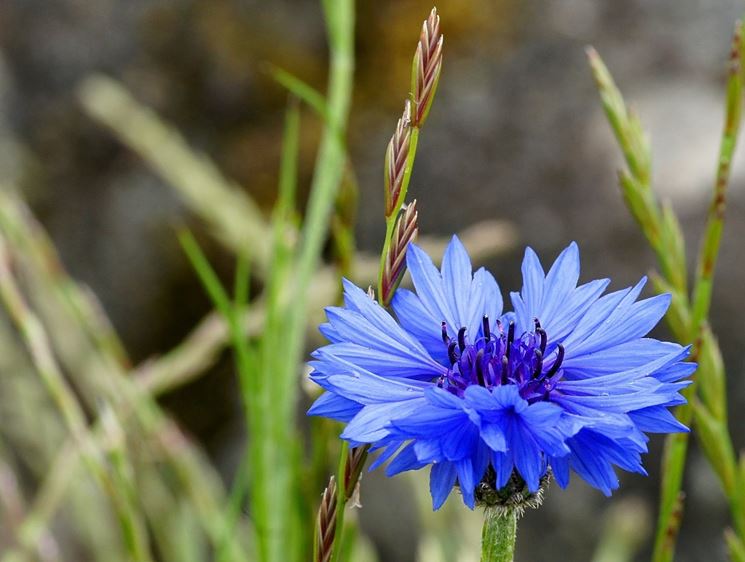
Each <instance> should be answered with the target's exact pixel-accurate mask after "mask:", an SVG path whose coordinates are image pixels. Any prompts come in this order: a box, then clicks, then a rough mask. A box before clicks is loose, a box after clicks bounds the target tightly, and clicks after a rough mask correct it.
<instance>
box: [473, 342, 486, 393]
mask: <svg viewBox="0 0 745 562" xmlns="http://www.w3.org/2000/svg"><path fill="white" fill-rule="evenodd" d="M483 359H484V350H483V349H479V352H478V353H477V354H476V360H475V363H476V378H478V380H479V384H480V385H481V386H486V383H485V382H484V366H483Z"/></svg>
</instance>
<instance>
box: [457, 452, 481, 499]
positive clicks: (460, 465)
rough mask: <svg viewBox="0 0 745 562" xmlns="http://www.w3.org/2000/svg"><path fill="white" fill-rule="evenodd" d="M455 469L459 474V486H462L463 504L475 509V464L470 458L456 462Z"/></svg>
mask: <svg viewBox="0 0 745 562" xmlns="http://www.w3.org/2000/svg"><path fill="white" fill-rule="evenodd" d="M455 469H456V471H457V473H458V485H459V486H460V491H461V494H463V503H465V504H466V505H467V506H468V507H469V508H471V509H473V508H474V505H475V503H476V500H475V498H474V491H475V489H476V481H475V480H474V477H473V464H472V462H471V459H470V458H468V459H463V460H460V461H458V462H456V463H455Z"/></svg>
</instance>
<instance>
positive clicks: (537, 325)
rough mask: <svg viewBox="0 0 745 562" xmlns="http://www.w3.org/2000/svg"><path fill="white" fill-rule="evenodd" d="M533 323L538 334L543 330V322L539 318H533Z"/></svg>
mask: <svg viewBox="0 0 745 562" xmlns="http://www.w3.org/2000/svg"><path fill="white" fill-rule="evenodd" d="M533 322H534V323H535V331H536V332H537V331H538V330H540V329H541V321H540V320H538V318H533Z"/></svg>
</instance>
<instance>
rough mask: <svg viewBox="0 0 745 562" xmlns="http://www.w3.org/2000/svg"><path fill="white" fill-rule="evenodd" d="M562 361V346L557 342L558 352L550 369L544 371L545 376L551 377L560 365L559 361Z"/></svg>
mask: <svg viewBox="0 0 745 562" xmlns="http://www.w3.org/2000/svg"><path fill="white" fill-rule="evenodd" d="M562 361H564V346H563V345H561V344H559V354H558V355H557V357H556V361H554V364H553V365H551V369H550V370H549V371H548V373H546V377H552V376H553V375H555V374H556V371H558V370H559V367H561V363H562Z"/></svg>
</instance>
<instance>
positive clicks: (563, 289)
mask: <svg viewBox="0 0 745 562" xmlns="http://www.w3.org/2000/svg"><path fill="white" fill-rule="evenodd" d="M578 280H579V249H578V248H577V244H576V243H575V242H572V243H571V244H570V245H569V247H567V248H566V249H565V250H564V251H563V252H561V254H559V257H558V258H556V261H555V262H554V264H553V265H552V266H551V269H550V270H549V271H548V274H547V275H546V281H545V283H544V296H543V301H542V303H541V307H540V309H537V310H536V311H535V312H536V316H537V317H538V318H540V319H541V321H542V322H548V319H550V318H553V317H554V315H555V314H556V312H557V310H558V309H559V308H560V307H562V306H563V305H565V304H566V303H567V302H568V298H569V295H570V293H571V292H572V291H573V290H574V289H575V288H576V287H577V281H578ZM544 319H545V320H544ZM554 337H555V336H554Z"/></svg>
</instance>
